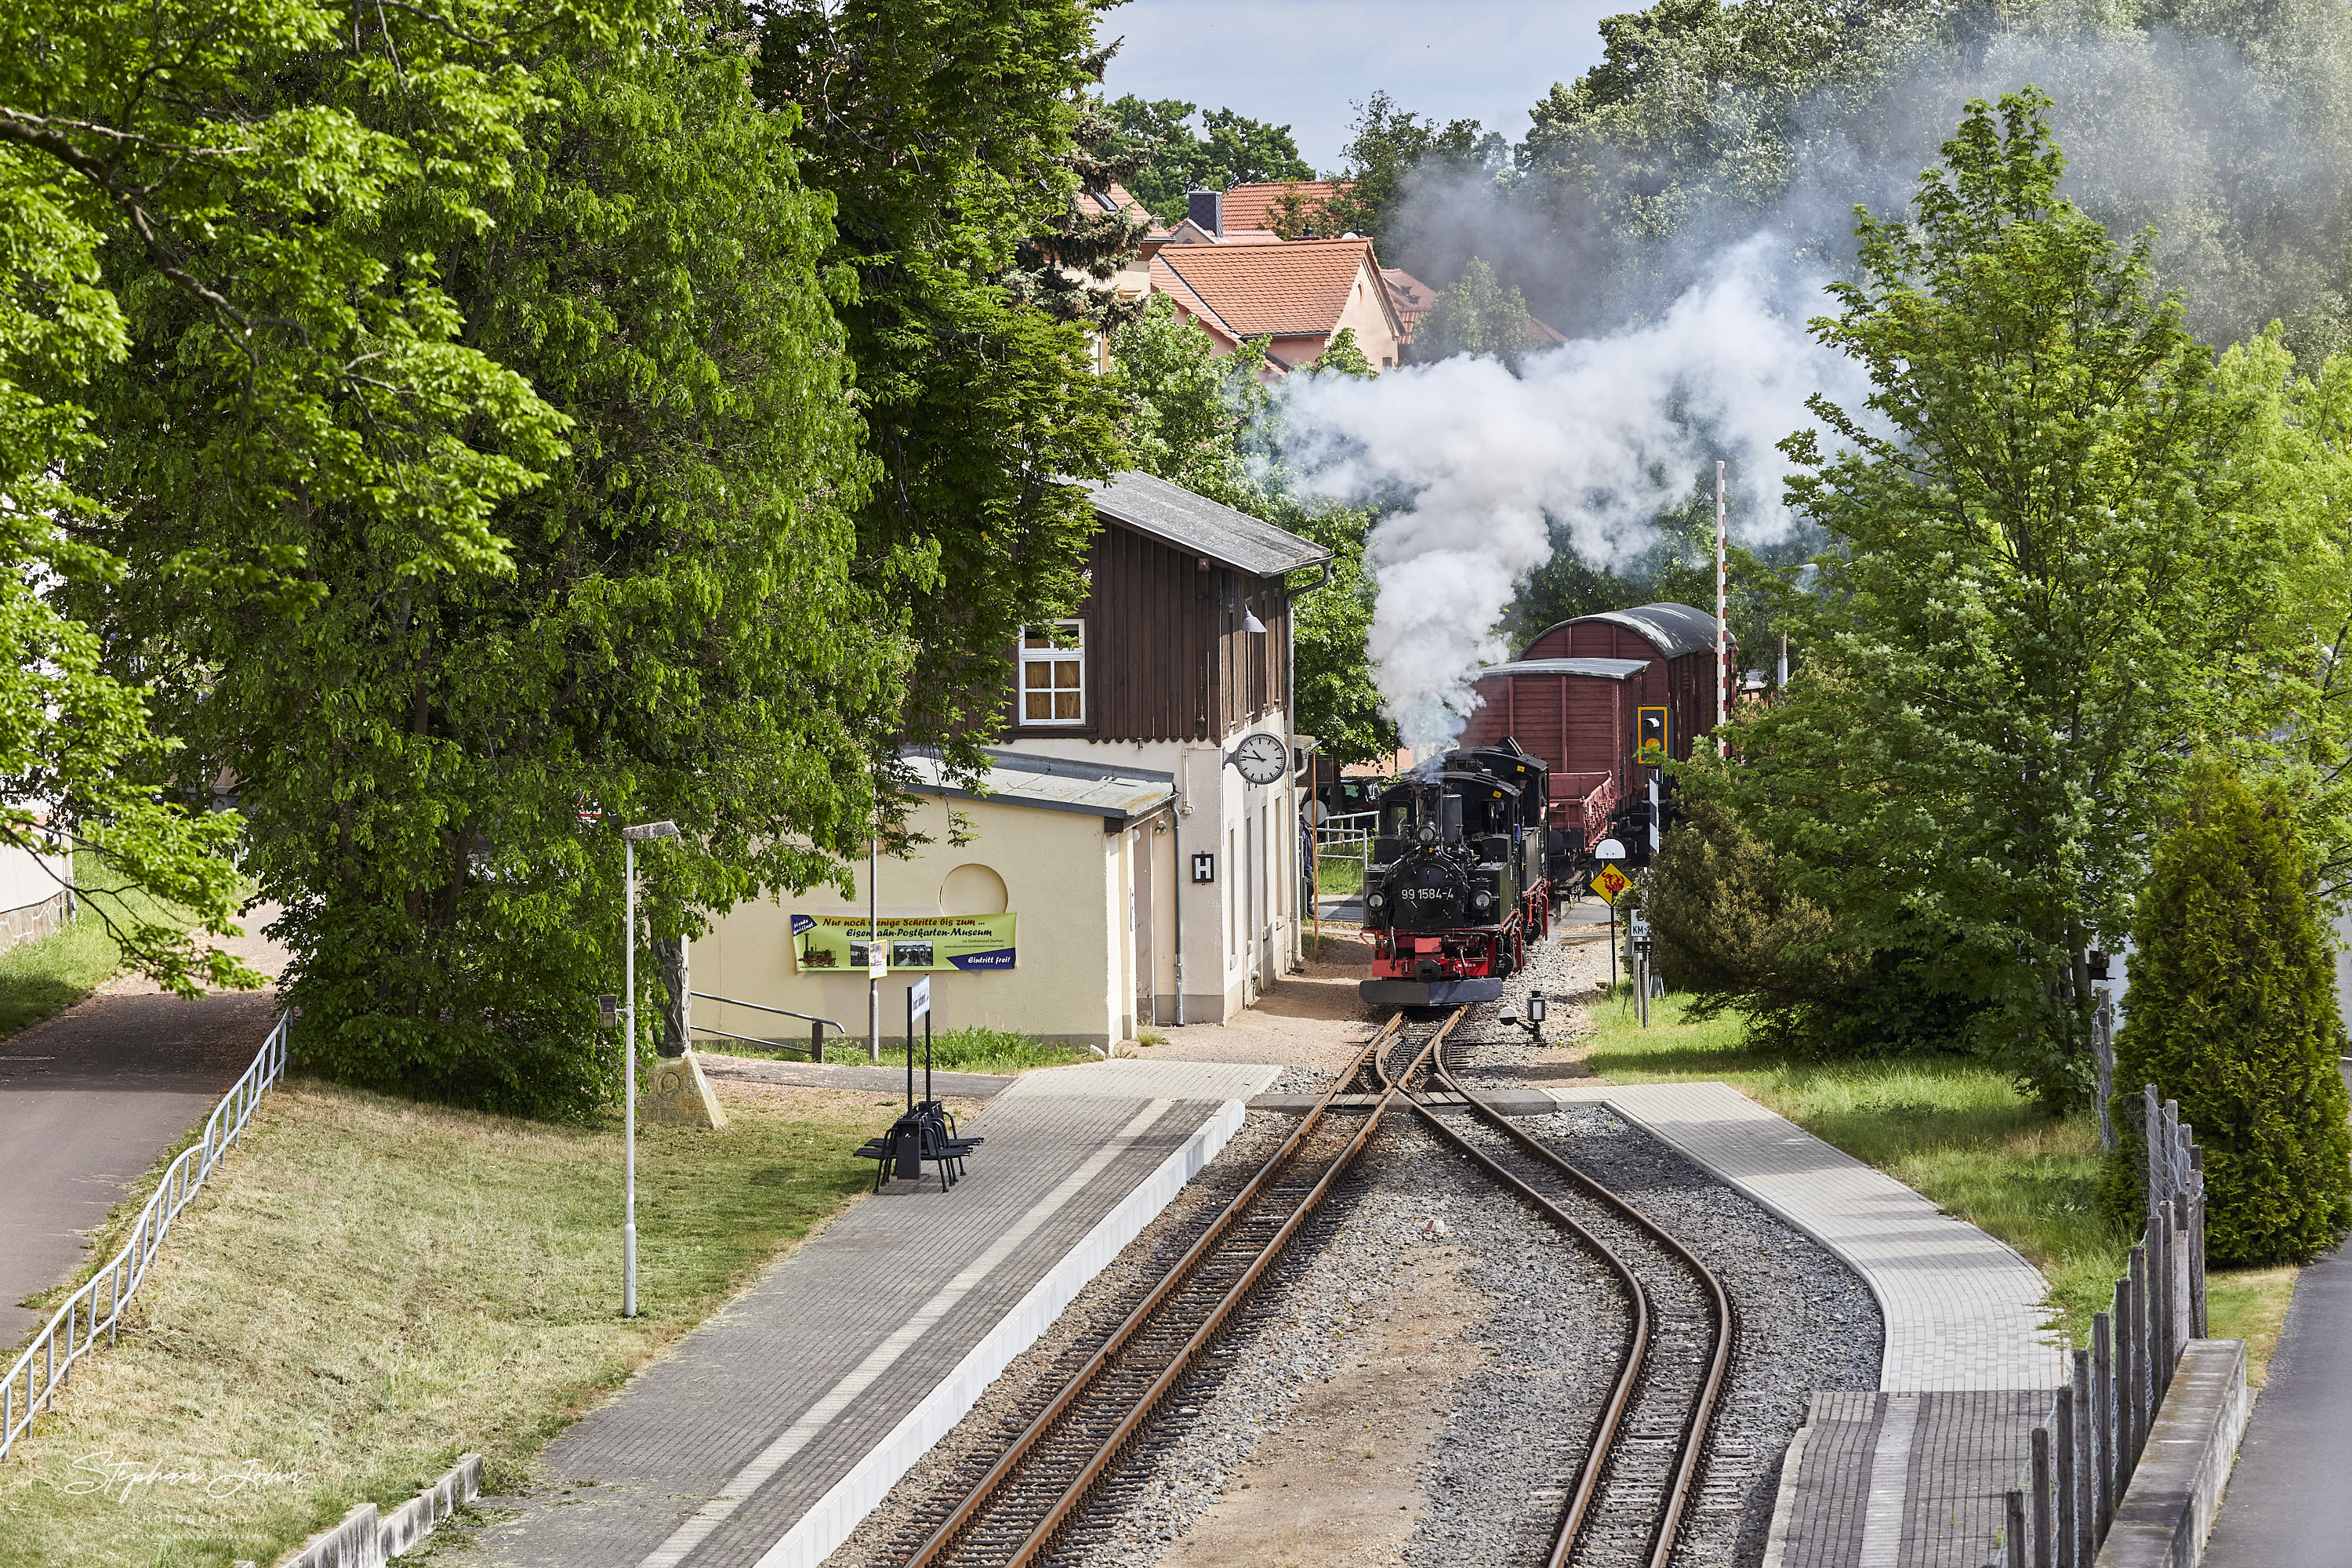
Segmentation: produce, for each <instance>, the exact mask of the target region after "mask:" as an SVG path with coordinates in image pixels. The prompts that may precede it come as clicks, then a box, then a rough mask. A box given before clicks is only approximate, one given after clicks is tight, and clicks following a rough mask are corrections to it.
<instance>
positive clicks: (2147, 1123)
mask: <svg viewBox="0 0 2352 1568" xmlns="http://www.w3.org/2000/svg"><path fill="white" fill-rule="evenodd" d="M2139 1097H2140V1121H2139V1153H2140V1164H2141V1166H2142V1168H2143V1169H2144V1170H2145V1171H2146V1172H2147V1177H2146V1180H2147V1213H2149V1214H2151V1215H2152V1214H2154V1213H2155V1212H2156V1205H2157V1202H2158V1194H2159V1189H2160V1188H2161V1187H2162V1185H2163V1182H2164V1177H2163V1173H2162V1170H2161V1168H2160V1167H2159V1166H2158V1163H2157V1162H2158V1161H2159V1160H2161V1159H2163V1158H2164V1147H2163V1144H2162V1142H2160V1141H2159V1139H2158V1134H2157V1123H2158V1120H2159V1118H2160V1117H2161V1115H2162V1112H2161V1111H2159V1110H2158V1109H2157V1103H2156V1085H2154V1084H2152V1083H2151V1084H2144V1085H2142V1086H2141V1088H2140V1091H2139Z"/></svg>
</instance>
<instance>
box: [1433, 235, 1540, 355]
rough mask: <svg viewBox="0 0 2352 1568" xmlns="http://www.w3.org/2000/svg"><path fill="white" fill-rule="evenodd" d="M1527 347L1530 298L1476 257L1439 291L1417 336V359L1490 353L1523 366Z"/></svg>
mask: <svg viewBox="0 0 2352 1568" xmlns="http://www.w3.org/2000/svg"><path fill="white" fill-rule="evenodd" d="M1527 350H1528V302H1527V300H1524V299H1522V298H1520V296H1519V291H1518V289H1517V288H1510V289H1506V288H1504V287H1503V286H1502V285H1501V284H1500V283H1498V282H1496V280H1495V269H1494V268H1491V267H1489V266H1487V265H1486V262H1485V261H1484V260H1483V259H1481V258H1478V257H1475V256H1474V257H1472V258H1470V264H1469V265H1468V266H1467V267H1465V268H1463V269H1462V276H1461V277H1459V278H1457V279H1454V282H1453V283H1452V284H1451V285H1450V286H1448V287H1447V288H1444V289H1440V290H1439V291H1438V295H1437V298H1436V299H1435V300H1433V301H1432V302H1431V303H1430V307H1429V313H1428V314H1427V315H1425V316H1423V317H1422V319H1421V324H1420V326H1419V327H1418V328H1416V329H1415V330H1414V332H1413V337H1412V357H1413V358H1414V360H1416V361H1429V360H1441V359H1447V358H1451V357H1452V356H1453V355H1454V354H1484V355H1486V357H1487V358H1489V359H1497V360H1500V361H1502V362H1503V363H1505V364H1507V365H1509V366H1510V367H1511V368H1512V369H1513V370H1517V369H1518V368H1519V358H1520V356H1521V355H1522V354H1524V353H1527Z"/></svg>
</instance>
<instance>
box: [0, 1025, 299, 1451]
mask: <svg viewBox="0 0 2352 1568" xmlns="http://www.w3.org/2000/svg"><path fill="white" fill-rule="evenodd" d="M285 1074H286V1019H285V1018H284V1016H280V1017H279V1018H278V1023H277V1026H275V1027H274V1028H272V1029H271V1030H270V1031H269V1037H268V1039H266V1040H264V1041H263V1042H262V1043H261V1051H260V1054H259V1055H257V1056H256V1057H255V1058H253V1065H252V1066H251V1067H248V1068H246V1069H245V1076H244V1077H242V1078H240V1079H237V1080H236V1086H235V1087H234V1088H232V1089H230V1090H229V1091H228V1093H226V1095H223V1096H222V1097H221V1102H220V1103H219V1104H218V1105H216V1106H215V1107H213V1113H212V1115H211V1116H209V1117H207V1118H206V1119H205V1131H204V1136H202V1137H201V1138H199V1139H197V1140H196V1142H194V1143H191V1144H190V1145H188V1147H187V1148H186V1149H184V1150H183V1151H182V1152H181V1153H180V1157H179V1158H178V1159H176V1160H174V1161H173V1162H172V1165H171V1169H169V1170H167V1171H165V1172H164V1173H163V1181H162V1182H161V1183H160V1184H158V1185H157V1186H156V1188H155V1195H154V1196H153V1197H151V1198H149V1199H148V1200H147V1206H146V1207H145V1208H144V1209H142V1210H141V1211H140V1214H139V1223H138V1225H137V1226H135V1227H133V1228H132V1230H131V1239H130V1240H129V1241H126V1242H124V1243H123V1244H122V1250H121V1251H120V1252H118V1253H116V1254H115V1255H114V1257H113V1258H112V1259H111V1260H110V1261H109V1262H108V1263H107V1264H106V1265H105V1266H104V1267H103V1268H100V1269H99V1271H98V1272H97V1273H95V1274H93V1275H91V1276H90V1277H89V1283H87V1284H85V1285H84V1286H82V1288H81V1289H79V1290H76V1291H75V1292H74V1293H73V1294H72V1295H70V1296H68V1297H67V1298H66V1300H65V1305H63V1306H61V1307H59V1308H58V1310H57V1314H56V1316H54V1317H52V1318H51V1319H50V1320H49V1321H48V1324H47V1327H45V1328H43V1329H42V1330H41V1331H40V1332H39V1333H38V1334H37V1335H36V1336H35V1337H34V1340H33V1342H32V1343H31V1344H29V1345H27V1346H26V1347H25V1353H24V1354H23V1355H20V1356H18V1357H17V1358H16V1365H14V1366H12V1367H10V1368H9V1369H8V1375H7V1377H6V1378H5V1380H0V1459H5V1458H7V1457H8V1450H9V1448H10V1447H11V1446H13V1445H14V1444H15V1443H16V1439H17V1437H18V1436H21V1435H22V1434H23V1433H24V1431H25V1429H26V1427H27V1426H31V1425H32V1424H33V1416H34V1415H35V1414H36V1413H37V1412H38V1411H41V1410H43V1409H46V1408H48V1407H50V1406H53V1405H56V1403H57V1397H58V1389H59V1388H60V1387H62V1386H63V1385H64V1384H67V1383H68V1382H70V1381H71V1380H72V1377H73V1363H75V1362H77V1361H79V1360H80V1359H81V1358H82V1357H83V1356H86V1355H88V1354H89V1353H90V1352H92V1351H93V1350H95V1349H96V1348H97V1347H98V1336H99V1332H100V1330H103V1331H105V1333H106V1338H107V1342H108V1343H112V1342H113V1341H114V1331H115V1325H116V1323H117V1322H118V1321H120V1320H121V1317H122V1308H123V1305H124V1303H126V1302H128V1301H129V1300H131V1292H133V1291H135V1290H137V1289H139V1282H140V1281H141V1280H142V1279H146V1278H147V1266H148V1265H149V1264H150V1263H152V1262H153V1261H154V1258H155V1253H156V1251H157V1249H158V1248H160V1247H162V1246H163V1238H164V1237H166V1236H169V1235H170V1234H171V1233H172V1221H173V1220H174V1219H175V1218H177V1217H178V1216H179V1213H180V1211H181V1210H182V1209H184V1208H185V1207H187V1206H188V1201H189V1200H190V1199H191V1198H193V1197H194V1196H195V1195H196V1193H197V1191H198V1190H199V1189H200V1188H202V1187H203V1186H204V1184H205V1177H206V1176H208V1175H210V1174H212V1170H213V1167H214V1166H215V1164H217V1163H220V1158H221V1156H222V1155H224V1154H226V1153H227V1152H228V1151H229V1147H230V1145H232V1144H234V1143H235V1142H236V1141H237V1136H238V1135H239V1134H240V1133H242V1132H243V1131H245V1124H246V1123H247V1121H252V1120H253V1110H254V1107H255V1106H256V1105H257V1104H258V1103H259V1102H260V1100H261V1091H262V1090H264V1089H268V1087H269V1086H270V1085H271V1084H273V1083H276V1082H277V1081H278V1079H280V1078H283V1077H284V1076H285ZM20 1391H21V1392H20Z"/></svg>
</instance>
